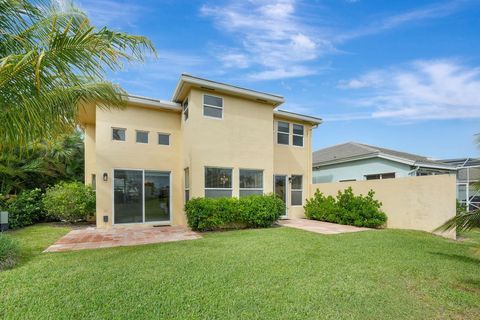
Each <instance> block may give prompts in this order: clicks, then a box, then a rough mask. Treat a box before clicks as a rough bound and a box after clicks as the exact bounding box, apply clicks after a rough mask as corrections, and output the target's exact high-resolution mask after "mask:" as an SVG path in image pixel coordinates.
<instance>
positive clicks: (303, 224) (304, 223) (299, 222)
mask: <svg viewBox="0 0 480 320" xmlns="http://www.w3.org/2000/svg"><path fill="white" fill-rule="evenodd" d="M278 224H279V225H281V226H285V227H290V228H296V229H302V230H306V231H311V232H315V233H321V234H339V233H347V232H359V231H367V230H373V229H370V228H359V227H354V226H347V225H343V224H335V223H329V222H323V221H316V220H308V219H289V220H280V221H279V222H278Z"/></svg>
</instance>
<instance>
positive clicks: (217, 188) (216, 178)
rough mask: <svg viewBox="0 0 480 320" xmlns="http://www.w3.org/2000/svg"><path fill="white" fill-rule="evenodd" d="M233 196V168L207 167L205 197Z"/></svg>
mask: <svg viewBox="0 0 480 320" xmlns="http://www.w3.org/2000/svg"><path fill="white" fill-rule="evenodd" d="M231 196H232V169H231V168H212V167H205V198H221V197H231Z"/></svg>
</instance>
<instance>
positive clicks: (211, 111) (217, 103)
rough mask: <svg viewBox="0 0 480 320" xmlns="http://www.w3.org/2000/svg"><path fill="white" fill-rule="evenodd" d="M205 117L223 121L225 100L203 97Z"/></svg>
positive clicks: (208, 96)
mask: <svg viewBox="0 0 480 320" xmlns="http://www.w3.org/2000/svg"><path fill="white" fill-rule="evenodd" d="M203 115H204V116H205V117H212V118H219V119H223V99H222V98H219V97H215V96H210V95H208V94H205V95H203Z"/></svg>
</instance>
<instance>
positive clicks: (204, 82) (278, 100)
mask: <svg viewBox="0 0 480 320" xmlns="http://www.w3.org/2000/svg"><path fill="white" fill-rule="evenodd" d="M185 83H190V84H193V85H198V86H204V87H211V88H213V89H217V90H220V91H225V92H231V93H233V94H237V95H243V96H249V97H252V98H257V99H260V100H266V102H270V103H272V104H273V105H275V106H278V105H280V104H282V103H284V102H285V99H284V98H283V97H282V96H280V95H276V94H271V93H265V92H260V91H255V90H252V89H247V88H242V87H238V86H234V85H231V84H226V83H222V82H217V81H213V80H208V79H203V78H199V77H195V76H192V75H189V74H182V75H181V76H180V79H179V80H178V83H177V85H176V87H175V91H174V92H173V96H172V101H177V100H178V96H179V95H180V93H181V91H182V87H183V85H184V84H185Z"/></svg>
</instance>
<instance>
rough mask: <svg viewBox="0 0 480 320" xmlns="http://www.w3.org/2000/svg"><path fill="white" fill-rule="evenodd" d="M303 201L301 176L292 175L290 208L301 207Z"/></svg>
mask: <svg viewBox="0 0 480 320" xmlns="http://www.w3.org/2000/svg"><path fill="white" fill-rule="evenodd" d="M302 199H303V176H300V175H292V206H301V205H302Z"/></svg>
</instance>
